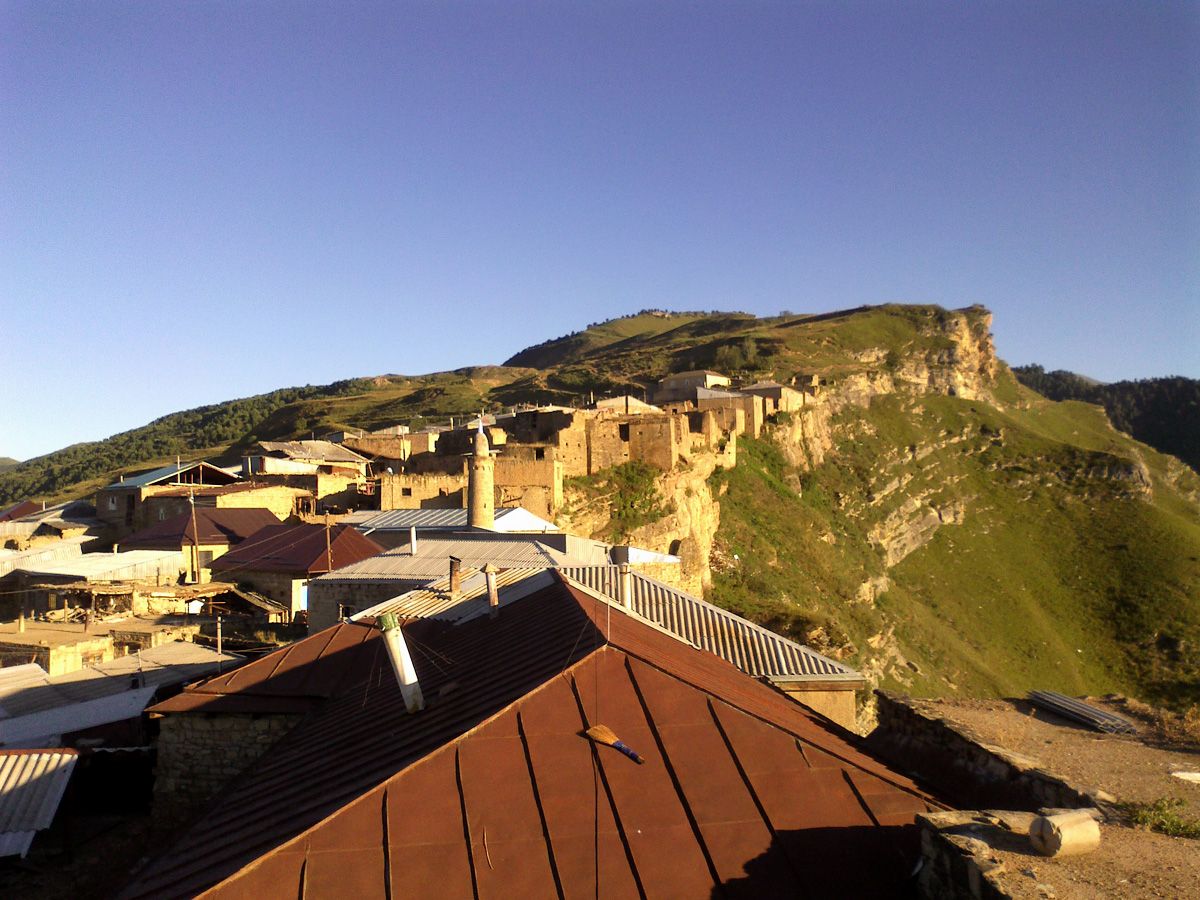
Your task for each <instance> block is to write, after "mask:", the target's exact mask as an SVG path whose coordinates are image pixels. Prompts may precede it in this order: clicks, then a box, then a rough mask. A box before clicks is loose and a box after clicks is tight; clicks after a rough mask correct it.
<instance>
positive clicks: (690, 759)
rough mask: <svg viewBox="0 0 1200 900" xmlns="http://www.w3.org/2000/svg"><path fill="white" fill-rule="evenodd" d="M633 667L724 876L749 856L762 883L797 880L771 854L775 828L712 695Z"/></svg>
mask: <svg viewBox="0 0 1200 900" xmlns="http://www.w3.org/2000/svg"><path fill="white" fill-rule="evenodd" d="M630 668H631V669H632V675H633V679H634V681H635V683H636V684H637V686H638V689H639V690H640V692H641V695H642V698H643V700H644V702H645V705H646V707H647V709H648V710H649V712H650V718H651V720H652V721H653V722H654V723H655V727H656V729H657V731H658V733H659V736H660V737H661V738H662V742H663V747H664V748H665V750H666V755H667V761H668V763H669V765H670V766H671V769H672V771H673V772H674V773H675V777H676V779H677V780H678V782H679V786H680V789H681V790H682V791H683V795H684V797H685V798H686V801H687V804H688V807H689V809H690V810H691V813H692V817H693V818H694V819H695V821H696V824H697V825H698V827H699V829H700V833H701V835H702V837H703V839H704V846H705V847H706V848H707V850H708V855H709V858H710V859H711V860H712V862H713V865H714V867H715V868H716V871H717V875H718V877H719V878H720V879H721V880H722V882H725V881H730V880H733V879H736V878H738V877H739V876H741V875H743V874H744V872H743V866H744V865H745V864H746V862H747V861H748V860H756V863H755V865H756V872H755V876H756V881H757V883H758V884H759V885H760V886H761V887H763V888H765V887H766V886H768V885H784V884H792V883H794V880H795V873H793V872H792V871H791V870H790V869H789V867H788V865H787V862H786V860H785V859H784V858H783V857H782V856H781V855H778V854H768V853H767V851H768V849H769V848H770V846H771V842H772V834H771V831H770V829H769V828H768V827H767V824H766V823H765V822H764V821H763V818H762V815H761V814H760V813H759V810H758V807H757V806H756V805H755V802H754V798H753V796H752V795H751V794H750V792H749V791H748V790H747V787H746V782H745V781H744V780H743V779H742V776H741V775H740V774H739V772H738V770H737V766H736V763H735V761H734V758H733V756H732V755H731V754H730V751H729V748H728V747H727V746H726V743H725V740H724V738H723V737H722V736H721V733H720V731H718V730H717V726H716V724H715V722H714V721H713V718H712V715H711V713H710V712H709V709H708V702H707V697H706V696H705V695H704V694H702V693H700V692H699V691H697V690H696V689H695V688H691V687H688V686H687V685H685V684H684V683H683V682H681V681H677V680H676V679H673V678H671V677H669V676H667V675H664V674H663V673H661V672H658V671H656V670H654V669H651V668H650V667H649V666H647V665H645V664H643V663H639V662H636V661H631V663H630ZM660 711H661V718H660ZM664 722H666V723H668V724H663V723H664ZM670 722H678V723H680V724H669V723H670ZM758 857H761V859H758Z"/></svg>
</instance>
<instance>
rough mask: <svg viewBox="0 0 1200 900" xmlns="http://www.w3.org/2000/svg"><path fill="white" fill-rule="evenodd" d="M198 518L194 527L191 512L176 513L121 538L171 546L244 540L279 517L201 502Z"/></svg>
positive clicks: (139, 545)
mask: <svg viewBox="0 0 1200 900" xmlns="http://www.w3.org/2000/svg"><path fill="white" fill-rule="evenodd" d="M195 522H196V527H195V528H193V527H192V515H191V513H183V514H181V515H178V516H172V517H171V518H169V519H164V520H163V521H161V522H155V523H154V524H153V525H151V526H150V527H149V528H143V529H142V530H141V531H137V532H134V533H133V534H131V535H130V536H129V537H127V538H125V539H123V540H122V541H121V542H120V547H121V549H122V550H133V549H135V548H136V549H160V550H169V549H179V548H181V547H190V546H191V545H192V541H193V540H195V542H196V543H198V544H240V543H241V542H242V541H244V540H245V539H246V538H248V537H250V536H251V535H252V534H255V533H256V532H258V531H261V530H262V529H264V528H266V527H268V526H270V525H278V524H279V517H278V516H276V515H275V514H274V513H273V512H271V511H270V510H269V509H254V508H250V509H237V508H217V507H212V506H198V507H196V516H195Z"/></svg>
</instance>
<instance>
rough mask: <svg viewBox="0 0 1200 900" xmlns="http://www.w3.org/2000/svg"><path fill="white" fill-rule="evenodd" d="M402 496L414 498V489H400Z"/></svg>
mask: <svg viewBox="0 0 1200 900" xmlns="http://www.w3.org/2000/svg"><path fill="white" fill-rule="evenodd" d="M400 496H401V497H411V496H412V488H400Z"/></svg>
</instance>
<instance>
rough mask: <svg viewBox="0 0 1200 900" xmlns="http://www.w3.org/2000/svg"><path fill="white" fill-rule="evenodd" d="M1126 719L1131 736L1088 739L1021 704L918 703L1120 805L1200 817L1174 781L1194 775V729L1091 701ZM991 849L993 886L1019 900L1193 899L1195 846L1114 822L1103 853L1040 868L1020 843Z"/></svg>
mask: <svg viewBox="0 0 1200 900" xmlns="http://www.w3.org/2000/svg"><path fill="white" fill-rule="evenodd" d="M1088 702H1090V703H1094V704H1095V705H1097V706H1100V707H1102V708H1104V709H1107V710H1109V711H1110V712H1113V713H1116V714H1118V715H1121V716H1124V717H1125V718H1127V719H1129V720H1130V721H1132V722H1133V723H1134V724H1135V725H1136V726H1137V729H1138V734H1137V735H1136V736H1133V735H1130V736H1126V735H1110V734H1103V733H1101V732H1096V731H1092V730H1091V729H1088V728H1086V727H1084V726H1082V725H1076V724H1074V723H1072V722H1070V721H1068V720H1065V719H1061V718H1059V717H1057V716H1054V715H1052V714H1050V713H1047V712H1045V711H1043V710H1040V709H1037V708H1036V707H1034V706H1033V705H1032V704H1030V703H1028V702H1027V701H1024V700H944V701H925V702H922V706H923V707H924V708H925V709H926V710H927V711H928V712H930V713H932V714H934V715H937V716H940V717H942V718H944V719H946V720H949V721H951V722H954V723H957V724H959V725H962V726H966V728H967V729H969V730H970V731H971V732H972V733H973V734H974V735H975V736H977V737H978V739H980V740H982V741H984V742H986V743H989V744H995V745H997V746H1000V747H1004V748H1005V749H1007V750H1011V751H1014V752H1016V753H1019V754H1021V755H1023V756H1027V757H1030V758H1032V759H1036V760H1037V761H1038V762H1039V764H1040V765H1041V766H1042V767H1043V768H1044V769H1046V770H1047V771H1049V772H1052V773H1054V774H1056V775H1060V776H1064V777H1066V778H1067V779H1069V780H1070V781H1072V782H1075V783H1077V784H1081V785H1086V786H1094V787H1098V788H1100V789H1102V790H1104V791H1107V792H1108V793H1110V794H1112V795H1113V796H1114V797H1116V798H1117V799H1118V801H1121V802H1144V803H1149V802H1152V801H1154V800H1158V799H1160V798H1164V797H1171V798H1179V799H1181V800H1183V801H1184V802H1185V804H1186V806H1185V807H1184V808H1183V809H1181V810H1180V812H1181V813H1182V814H1183V815H1186V816H1189V817H1192V818H1200V784H1197V783H1193V782H1188V781H1184V780H1182V779H1179V778H1174V777H1172V775H1171V773H1172V772H1178V771H1185V772H1200V739H1198V738H1200V734H1196V733H1195V730H1194V723H1193V722H1192V721H1190V720H1188V721H1184V720H1182V719H1179V718H1178V717H1173V716H1171V715H1170V714H1163V713H1160V712H1158V711H1156V710H1154V709H1152V708H1150V707H1146V706H1144V705H1142V704H1139V703H1137V702H1136V701H1130V700H1125V699H1123V698H1119V697H1109V698H1103V699H1094V698H1093V699H1089V701H1088ZM989 843H990V844H992V845H993V850H992V853H991V859H992V860H993V861H994V862H995V863H997V864H998V866H997V868H996V870H995V872H994V877H995V878H996V880H997V881H998V882H999V884H1000V886H1002V887H1003V889H1004V890H1005V891H1007V892H1008V893H1009V894H1011V896H1013V897H1015V898H1018V900H1034V898H1037V900H1043V898H1060V900H1085V898H1086V900H1090V898H1093V897H1120V898H1138V900H1140V898H1159V897H1169V898H1181V900H1182V898H1192V897H1194V898H1200V841H1196V840H1189V839H1186V838H1175V837H1168V836H1166V835H1162V834H1156V833H1153V832H1150V831H1146V830H1143V829H1135V828H1130V827H1127V826H1126V825H1124V824H1120V823H1109V824H1105V825H1103V826H1101V842H1100V848H1099V849H1098V850H1096V851H1094V852H1092V853H1089V854H1085V855H1082V856H1073V857H1060V858H1056V859H1047V858H1045V857H1042V856H1040V855H1038V854H1037V853H1036V852H1035V851H1034V850H1033V849H1032V848H1031V847H1030V846H1029V843H1028V839H1027V837H1026V836H1025V835H1021V834H1010V835H1007V836H1006V837H1003V838H1001V839H1000V840H998V841H992V840H989Z"/></svg>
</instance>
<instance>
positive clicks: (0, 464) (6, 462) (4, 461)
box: [0, 456, 21, 472]
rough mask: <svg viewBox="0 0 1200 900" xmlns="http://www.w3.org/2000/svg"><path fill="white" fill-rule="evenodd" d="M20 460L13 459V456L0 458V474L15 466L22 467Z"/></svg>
mask: <svg viewBox="0 0 1200 900" xmlns="http://www.w3.org/2000/svg"><path fill="white" fill-rule="evenodd" d="M20 463H21V461H20V460H19V459H13V458H12V457H11V456H0V472H3V471H5V470H6V469H11V468H12V467H13V466H16V465H20Z"/></svg>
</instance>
